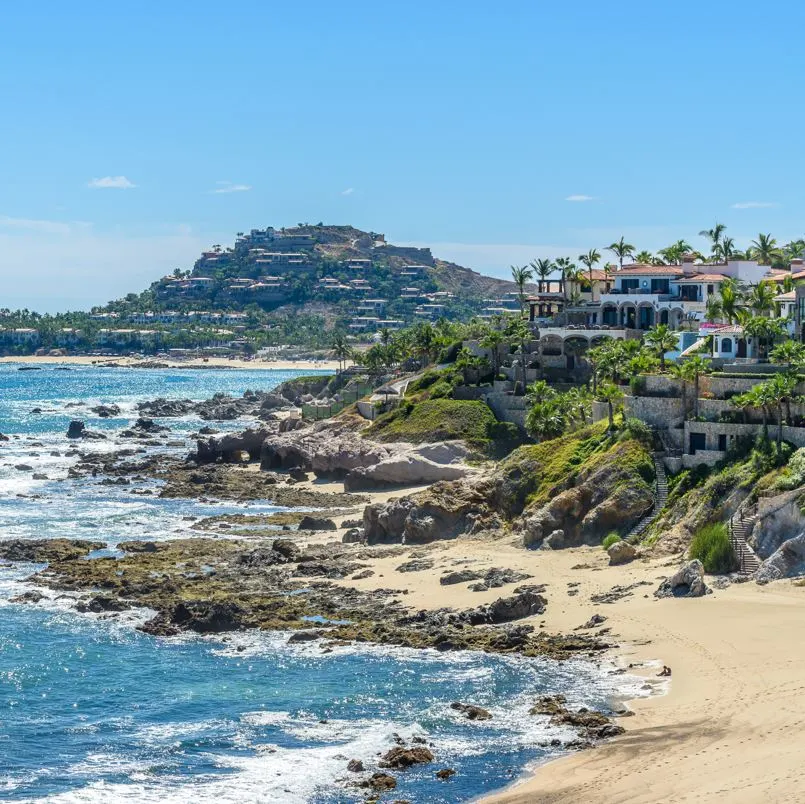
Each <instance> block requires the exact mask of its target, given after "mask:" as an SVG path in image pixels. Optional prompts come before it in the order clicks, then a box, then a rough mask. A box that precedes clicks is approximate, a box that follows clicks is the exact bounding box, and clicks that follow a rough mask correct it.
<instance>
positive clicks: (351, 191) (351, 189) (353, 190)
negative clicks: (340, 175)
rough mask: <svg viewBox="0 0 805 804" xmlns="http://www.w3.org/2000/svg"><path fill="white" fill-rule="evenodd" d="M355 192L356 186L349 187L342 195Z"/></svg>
mask: <svg viewBox="0 0 805 804" xmlns="http://www.w3.org/2000/svg"><path fill="white" fill-rule="evenodd" d="M354 192H355V188H354V187H347V189H346V190H342V191H341V195H352V194H353V193H354Z"/></svg>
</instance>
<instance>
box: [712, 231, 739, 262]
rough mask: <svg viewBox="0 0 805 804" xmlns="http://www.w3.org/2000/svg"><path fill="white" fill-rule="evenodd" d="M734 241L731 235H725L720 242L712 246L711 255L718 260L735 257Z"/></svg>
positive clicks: (728, 259) (727, 260)
mask: <svg viewBox="0 0 805 804" xmlns="http://www.w3.org/2000/svg"><path fill="white" fill-rule="evenodd" d="M737 254H738V252H736V251H735V241H734V240H733V239H732V238H731V237H725V238H723V239H722V240H721V242H720V243H716V244H715V245H714V246H713V256H714V257H715V258H716V259H717V260H719V261H720V262H729V261H730V260H731V259H733V258H734V257H736V256H737Z"/></svg>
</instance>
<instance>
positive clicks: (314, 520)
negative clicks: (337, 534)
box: [299, 515, 338, 530]
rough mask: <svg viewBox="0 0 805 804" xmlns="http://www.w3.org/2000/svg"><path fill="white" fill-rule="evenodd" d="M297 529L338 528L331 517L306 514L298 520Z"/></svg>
mask: <svg viewBox="0 0 805 804" xmlns="http://www.w3.org/2000/svg"><path fill="white" fill-rule="evenodd" d="M299 530H338V528H337V526H336V524H335V522H333V520H332V519H328V518H327V517H321V516H310V515H308V516H303V517H302V519H301V520H299Z"/></svg>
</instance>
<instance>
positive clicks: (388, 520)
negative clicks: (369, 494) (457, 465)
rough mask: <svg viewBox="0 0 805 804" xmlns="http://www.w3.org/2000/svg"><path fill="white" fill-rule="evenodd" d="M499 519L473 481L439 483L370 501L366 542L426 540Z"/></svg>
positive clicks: (449, 536) (447, 536)
mask: <svg viewBox="0 0 805 804" xmlns="http://www.w3.org/2000/svg"><path fill="white" fill-rule="evenodd" d="M496 523H497V520H496V519H494V518H493V517H492V515H491V512H490V510H489V507H488V505H487V503H486V499H485V495H484V494H483V492H482V491H481V489H479V488H478V487H477V486H476V485H474V484H471V483H456V482H442V483H436V484H434V485H433V486H431V487H430V488H428V489H425V490H424V491H421V492H419V493H417V494H413V495H410V496H408V497H402V498H399V499H391V500H389V501H388V502H385V503H374V504H372V505H368V506H366V508H365V509H364V512H363V530H364V533H365V534H366V542H367V544H388V543H403V544H426V543H428V542H432V541H435V540H436V539H453V538H456V537H457V536H459V535H461V534H463V533H468V532H472V531H473V529H475V528H476V527H483V526H489V527H494V525H495V524H496ZM498 524H499V523H498Z"/></svg>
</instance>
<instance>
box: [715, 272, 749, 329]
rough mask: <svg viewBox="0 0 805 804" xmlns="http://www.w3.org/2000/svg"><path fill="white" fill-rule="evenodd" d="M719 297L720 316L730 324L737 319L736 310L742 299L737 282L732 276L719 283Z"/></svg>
mask: <svg viewBox="0 0 805 804" xmlns="http://www.w3.org/2000/svg"><path fill="white" fill-rule="evenodd" d="M719 295H720V297H721V298H720V300H719V301H720V304H721V311H722V314H723V316H724V318H726V319H727V323H728V324H732V323H733V321H735V319H736V318H737V315H738V308H739V306H740V303H741V301H742V298H743V296H742V294H741V289H740V286H739V285H738V280H737V279H736V278H735V277H733V276H730V277H727V279H725V280H724V281H723V282H722V283H721V288H720V290H719Z"/></svg>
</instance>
